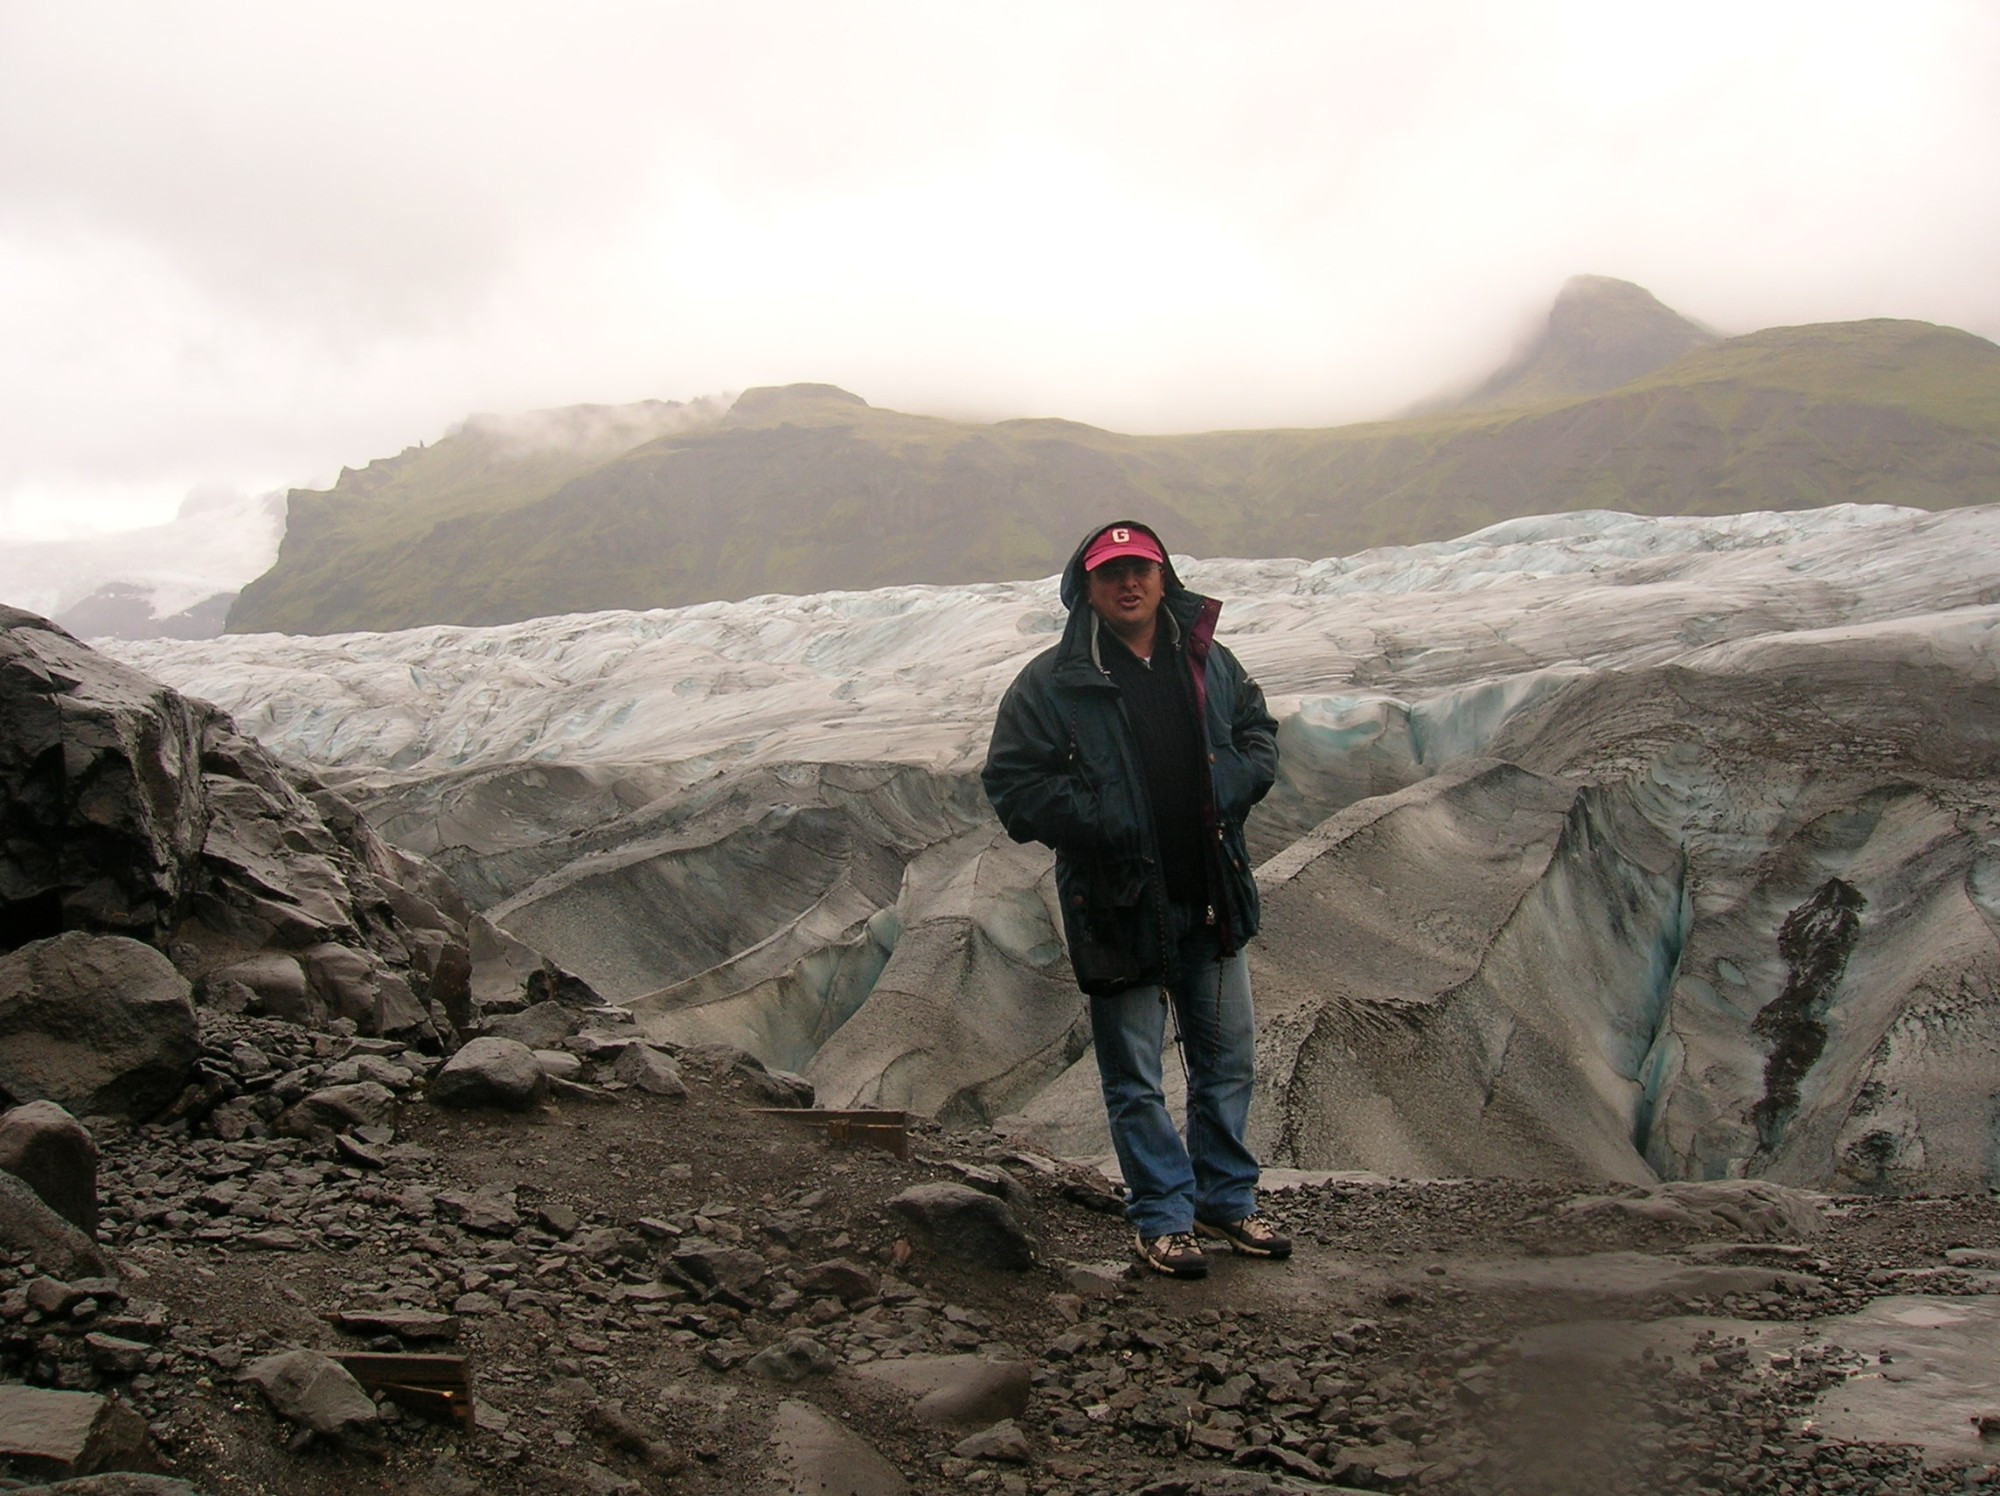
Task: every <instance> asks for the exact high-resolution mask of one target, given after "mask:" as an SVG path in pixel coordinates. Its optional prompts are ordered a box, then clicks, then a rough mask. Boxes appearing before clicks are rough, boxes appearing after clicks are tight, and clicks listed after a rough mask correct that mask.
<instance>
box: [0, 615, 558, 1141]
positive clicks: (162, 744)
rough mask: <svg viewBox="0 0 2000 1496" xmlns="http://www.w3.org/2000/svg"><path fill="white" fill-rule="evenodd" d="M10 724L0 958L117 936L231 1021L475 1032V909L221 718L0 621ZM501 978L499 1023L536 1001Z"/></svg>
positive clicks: (36, 627) (27, 620)
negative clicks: (246, 1018) (160, 955)
mask: <svg viewBox="0 0 2000 1496" xmlns="http://www.w3.org/2000/svg"><path fill="white" fill-rule="evenodd" d="M0 729H4V730H0V951H13V950H16V949H18V948H19V947H22V946H25V945H28V944H30V943H32V942H35V941H44V940H49V939H52V938H54V937H57V936H62V935H72V934H78V933H83V934H89V935H98V936H103V935H110V936H124V937H129V938H130V939H132V940H134V941H138V942H142V943H144V944H146V945H150V946H153V947H155V948H157V949H158V950H160V951H162V952H164V953H165V954H166V956H167V957H169V958H170V959H171V961H172V964H173V966H174V967H175V968H176V969H178V971H179V973H180V975H181V976H182V977H183V978H185V979H187V981H191V982H193V983H194V984H195V988H194V995H195V998H196V1000H197V1001H199V1002H202V1003H204V1004H212V1005H215V1006H217V1007H221V1008H223V1009H225V1010H228V1011H232V1012H248V1013H266V1014H270V1015H272V1016H276V1017H282V1018H287V1019H290V1020H292V1021H295V1022H299V1023H304V1024H308V1025H311V1026H314V1027H320V1026H324V1025H327V1024H330V1023H337V1022H339V1021H340V1020H346V1021H348V1022H350V1023H352V1025H353V1026H354V1029H355V1030H356V1031H358V1032H361V1033H366V1034H393V1035H398V1036H408V1037H411V1038H413V1039H416V1040H418V1041H420V1042H422V1043H424V1044H426V1045H428V1046H430V1047H432V1048H436V1047H437V1046H438V1045H439V1044H440V1043H442V1042H446V1041H448V1039H449V1037H450V1036H451V1035H453V1034H459V1033H465V1032H468V1031H476V1029H477V1027H478V1023H479V1008H478V1004H477V1002H476V1001H475V998H474V984H473V963H472V957H471V952H470V950H469V947H468V943H467V941H468V932H467V922H468V920H469V919H470V918H471V914H470V911H469V910H468V909H467V908H466V906H465V904H464V901H463V900H462V898H460V896H459V895H458V894H457V893H456V892H455V891H454V890H453V888H452V886H451V884H450V883H449V881H448V880H447V879H446V878H445V877H444V876H443V875H442V874H441V873H439V872H438V871H437V870H436V869H435V868H433V867H431V866H430V865H429V864H428V863H425V862H423V861H422V860H421V859H419V858H415V857H411V856H409V855H407V854H405V853H402V852H399V851H397V850H396V849H394V848H392V847H390V846H389V845H388V844H387V843H386V842H384V841H383V840H382V839H381V838H380V837H379V836H377V835H376V834H375V832H374V831H372V830H371V829H370V828H369V827H368V825H367V824H366V822H364V821H363V820H362V818H361V817H360V816H359V815H358V814H357V813H356V812H355V811H354V809H353V807H352V806H350V805H349V804H348V803H347V802H346V801H345V800H344V799H342V798H341V797H340V796H339V795H337V794H335V793H334V792H333V791H331V790H329V789H327V788H326V787H325V786H324V785H322V784H320V783H319V782H318V781H317V780H315V779H313V778H312V777H311V776H310V775H309V774H306V773H304V772H303V771H300V770H297V769H294V768H291V767H288V766H286V765H283V764H281V763H279V762H278V760H276V759H274V758H273V757H272V756H271V755H270V754H268V753H266V752H265V751H264V750H263V749H262V748H261V747H259V746H258V745H257V744H256V743H254V742H252V741H251V740H250V739H248V738H246V737H244V736H243V735H242V734H240V733H239V732H237V730H236V728H235V724H234V723H233V722H232V721H231V719H230V718H229V717H228V716H227V715H226V714H225V713H223V712H221V711H219V710H218V709H216V708H215V707H213V706H211V705H209V704H207V703H206V702H202V701H199V700H196V699H194V698H192V697H188V696H183V695H181V694H180V693H179V692H176V691H174V690H171V689H169V688H167V687H165V686H162V685H160V684H158V683H156V682H154V681H152V680H150V679H149V678H147V677H146V676H145V675H142V674H140V673H139V672H138V671H135V670H133V669H131V668H129V667H127V666H125V665H122V664H119V663H118V662H117V661H114V660H111V659H109V658H107V657H105V656H103V655H101V654H98V653H97V652H95V651H93V650H91V649H90V648H88V647H87V646H85V645H84V644H82V643H80V642H79V641H78V640H76V639H75V638H73V637H72V636H70V635H69V634H67V633H65V632H64V631H63V630H62V629H60V628H57V627H56V626H54V625H53V624H50V623H48V622H47V621H46V620H44V619H41V618H37V617H35V616H34V615H32V614H28V613H24V612H21V611H20V610H18V609H12V608H0ZM519 960H520V964H521V965H522V966H523V969H524V970H526V971H528V972H530V973H531V974H532V973H533V972H535V971H540V970H542V967H541V966H540V965H539V958H538V957H535V956H534V955H533V953H532V952H528V953H525V954H524V955H522V956H521V957H520V958H519ZM508 976H509V973H507V972H502V973H500V974H499V975H498V976H497V977H495V978H493V979H489V980H488V982H487V983H486V986H487V988H488V989H489V991H490V995H491V997H492V1000H493V1003H494V1006H495V1008H496V1009H504V1008H507V1007H519V1006H521V1005H522V1001H523V987H524V983H525V978H523V979H520V980H516V981H515V982H514V984H513V985H512V987H511V988H510V987H509V985H508ZM549 980H552V978H549V977H548V976H547V975H546V973H545V974H544V982H545V984H546V982H547V981H549ZM184 985H185V984H184ZM183 1000H184V998H183ZM5 1085H6V1082H5V1080H4V1078H0V1086H5ZM10 1094H13V1095H14V1096H15V1098H16V1099H28V1096H29V1095H30V1094H34V1095H41V1094H51V1095H57V1094H58V1093H57V1092H54V1091H40V1090H38V1091H33V1092H20V1091H10ZM66 1095H67V1093H62V1094H61V1095H59V1096H58V1099H64V1098H65V1097H66ZM171 1099H172V1095H171V1093H170V1094H169V1095H167V1096H165V1097H161V1096H158V1095H154V1094H152V1093H151V1092H150V1091H148V1092H146V1093H144V1094H143V1095H138V1094H134V1095H132V1096H130V1097H128V1098H127V1099H126V1100H125V1101H123V1102H122V1103H121V1105H120V1106H119V1108H118V1109H119V1110H121V1111H124V1112H126V1113H128V1114H134V1115H136V1114H139V1112H140V1111H142V1110H143V1109H144V1108H146V1107H153V1108H157V1107H158V1106H159V1105H161V1104H162V1103H163V1102H164V1101H166V1100H171ZM92 1104H93V1103H89V1102H85V1103H84V1105H85V1107H86V1109H87V1108H88V1107H89V1106H90V1105H92Z"/></svg>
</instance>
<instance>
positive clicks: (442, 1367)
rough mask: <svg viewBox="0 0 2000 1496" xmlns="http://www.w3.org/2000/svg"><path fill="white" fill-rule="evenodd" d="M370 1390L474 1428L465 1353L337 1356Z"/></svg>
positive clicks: (345, 1353)
mask: <svg viewBox="0 0 2000 1496" xmlns="http://www.w3.org/2000/svg"><path fill="white" fill-rule="evenodd" d="M333 1359H334V1360H336V1361H338V1362H339V1363H340V1364H341V1365H342V1366H344V1367H346V1368H347V1371H348V1374H349V1375H350V1376H352V1377H353V1378H354V1380H355V1381H357V1382H359V1383H360V1384H361V1386H362V1388H363V1389H364V1390H366V1391H369V1392H380V1393H381V1394H382V1395H383V1396H384V1397H386V1398H388V1399H389V1400H390V1401H391V1402H393V1403H395V1404H396V1405H397V1406H398V1407H404V1408H408V1409H410V1410H411V1411H412V1412H415V1413H422V1414H425V1415H426V1416H428V1417H432V1418H440V1417H441V1418H449V1419H453V1420H456V1421H457V1422H458V1423H459V1424H461V1425H462V1426H463V1427H464V1428H465V1431H466V1432H467V1433H470V1432H472V1430H473V1428H474V1426H475V1420H476V1418H477V1410H476V1409H475V1408H474V1406H473V1393H472V1366H471V1364H470V1363H469V1362H468V1361H467V1360H466V1359H465V1357H463V1356H449V1355H429V1356H426V1355H414V1354H402V1353H399V1352H395V1351H341V1352H336V1353H335V1354H334V1357H333Z"/></svg>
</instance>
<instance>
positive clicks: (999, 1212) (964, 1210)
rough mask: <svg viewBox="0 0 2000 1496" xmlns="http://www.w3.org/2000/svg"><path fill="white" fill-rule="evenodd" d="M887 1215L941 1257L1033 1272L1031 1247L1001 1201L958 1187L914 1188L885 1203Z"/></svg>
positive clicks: (932, 1186)
mask: <svg viewBox="0 0 2000 1496" xmlns="http://www.w3.org/2000/svg"><path fill="white" fill-rule="evenodd" d="M889 1210H890V1212H891V1213H892V1214H893V1215H895V1216H896V1217H897V1218H898V1219H900V1220H902V1221H904V1222H906V1223H907V1224H908V1225H909V1226H910V1227H911V1229H912V1230H913V1232H914V1233H915V1234H917V1235H918V1236H920V1237H921V1238H923V1239H924V1240H925V1241H927V1242H928V1243H929V1244H930V1246H931V1247H932V1248H933V1249H934V1250H935V1251H938V1252H940V1253H943V1254H944V1255H946V1256H950V1257H956V1258H959V1259H960V1260H962V1261H966V1262H972V1263H977V1264H979V1265H980V1266H982V1267H992V1268H1010V1269H1014V1270H1017V1271H1018V1270H1020V1269H1024V1268H1029V1267H1032V1266H1034V1262H1035V1248H1034V1242H1033V1241H1032V1239H1031V1238H1030V1237H1029V1236H1028V1233H1027V1231H1026V1229H1025V1228H1024V1227H1023V1226H1022V1225H1021V1222H1020V1219H1019V1217H1017V1216H1016V1215H1015V1214H1014V1212H1013V1210H1012V1209H1011V1208H1010V1207H1009V1206H1008V1205H1007V1203H1006V1202H1005V1201H1003V1200H1000V1199H997V1198H996V1197H994V1196H992V1195H989V1194H985V1193H984V1192H982V1191H980V1190H976V1189H972V1188H970V1187H969V1186H967V1185H963V1184H942V1183H941V1184H919V1185H915V1186H913V1187H911V1188H910V1189H906V1190H904V1191H903V1192H902V1193H901V1194H900V1195H897V1196H896V1197H895V1198H894V1199H892V1200H891V1201H890V1202H889Z"/></svg>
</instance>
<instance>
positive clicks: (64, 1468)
mask: <svg viewBox="0 0 2000 1496" xmlns="http://www.w3.org/2000/svg"><path fill="white" fill-rule="evenodd" d="M0 1467H5V1468H8V1469H12V1470H14V1471H15V1472H16V1473H17V1474H20V1475H27V1476H41V1477H43V1478H45V1479H49V1480H62V1479H66V1478H68V1477H70V1476H76V1475H94V1474H96V1473H98V1472H99V1471H103V1470H113V1469H117V1470H141V1471H156V1470H159V1469H160V1468H161V1463H160V1458H159V1454H158V1452H157V1451H156V1450H155V1449H154V1448H153V1442H152V1439H151V1437H150V1436H149V1435H148V1434H147V1431H146V1425H145V1422H144V1420H143V1419H141V1418H140V1417H139V1415H138V1414H136V1413H134V1412H133V1411H132V1410H131V1409H130V1408H128V1407H126V1406H125V1405H124V1404H123V1403H121V1402H119V1401H118V1400H117V1399H115V1398H109V1397H100V1396H98V1395H97V1394H96V1393H94V1392H59V1391H55V1390H53V1389H50V1388H47V1387H24V1386H20V1385H18V1384H16V1383H5V1384H0Z"/></svg>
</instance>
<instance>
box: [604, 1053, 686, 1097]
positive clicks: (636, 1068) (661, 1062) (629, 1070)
mask: <svg viewBox="0 0 2000 1496" xmlns="http://www.w3.org/2000/svg"><path fill="white" fill-rule="evenodd" d="M609 1073H610V1076H611V1078H612V1079H613V1080H622V1081H623V1082H625V1084H626V1085H628V1086H636V1087H637V1088H638V1089H639V1090H641V1091H645V1092H647V1093H649V1094H650V1095H654V1096H685V1095H687V1093H688V1089H687V1083H686V1082H685V1081H683V1080H682V1079H681V1067H680V1066H679V1065H676V1064H675V1063H674V1060H673V1056H672V1055H669V1054H667V1053H666V1052H665V1051H663V1050H658V1049H655V1048H653V1046H652V1045H650V1044H631V1045H628V1046H626V1048H625V1051H624V1052H623V1053H622V1054H620V1055H619V1056H618V1058H617V1059H615V1060H613V1061H612V1062H611V1066H610V1071H609Z"/></svg>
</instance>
